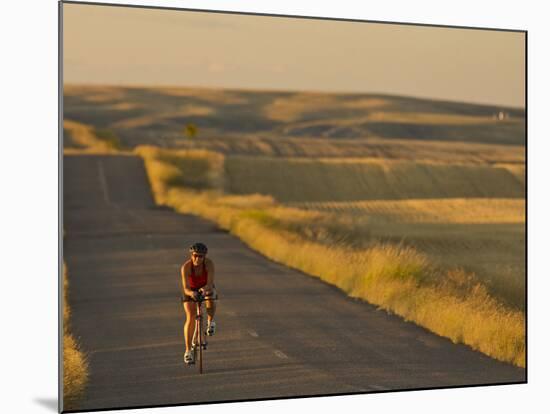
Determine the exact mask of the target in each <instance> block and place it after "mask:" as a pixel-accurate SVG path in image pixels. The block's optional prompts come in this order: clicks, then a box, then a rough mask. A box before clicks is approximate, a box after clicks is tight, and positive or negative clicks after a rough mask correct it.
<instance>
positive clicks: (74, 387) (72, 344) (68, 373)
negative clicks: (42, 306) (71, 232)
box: [63, 264, 88, 409]
mask: <svg viewBox="0 0 550 414" xmlns="http://www.w3.org/2000/svg"><path fill="white" fill-rule="evenodd" d="M68 290H69V281H68V277H67V266H66V265H65V264H63V405H64V409H70V408H71V406H72V405H74V404H75V403H76V402H77V401H78V399H79V398H80V397H81V396H82V393H83V392H84V389H85V387H86V383H87V381H88V362H87V360H86V356H85V355H84V353H83V352H82V351H81V350H80V349H79V345H78V343H77V341H76V339H75V338H74V336H73V335H72V334H71V326H70V320H71V309H70V307H69V304H68V300H67V297H68Z"/></svg>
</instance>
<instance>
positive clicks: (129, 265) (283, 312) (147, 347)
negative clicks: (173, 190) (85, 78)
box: [64, 156, 525, 410]
mask: <svg viewBox="0 0 550 414" xmlns="http://www.w3.org/2000/svg"><path fill="white" fill-rule="evenodd" d="M64 227H65V230H66V237H65V243H64V256H65V259H66V262H67V264H68V269H69V280H70V300H69V303H70V305H71V308H72V326H73V332H74V333H75V335H76V336H77V337H78V338H79V340H80V342H81V344H82V347H83V348H84V349H85V350H86V351H87V352H88V355H89V361H90V366H91V370H90V384H89V387H88V389H87V392H86V396H85V398H83V399H82V401H81V402H80V403H79V405H78V406H76V407H70V408H72V409H80V410H87V409H101V408H116V407H138V406H154V405H165V404H185V403H196V402H206V401H231V400H233V401H234V400H245V399H258V398H273V397H288V396H296V395H302V396H305V395H327V394H342V393H357V392H374V391H382V390H400V389H416V388H427V387H444V386H459V385H466V384H489V383H509V382H523V381H525V370H523V369H518V368H515V367H513V366H510V365H507V364H503V363H500V362H497V361H495V360H492V359H490V358H488V357H486V356H484V355H483V354H480V353H477V352H474V351H472V350H470V349H469V348H467V347H466V346H462V345H454V344H452V343H451V342H450V341H449V340H447V339H445V338H441V337H438V336H436V335H433V334H431V333H429V332H427V331H426V330H424V329H422V328H420V327H418V326H416V325H414V324H412V323H407V322H404V321H403V320H401V319H400V318H398V317H395V316H391V315H388V314H386V313H385V312H383V311H378V310H377V309H376V308H375V307H374V306H371V305H369V304H367V303H364V302H360V301H356V300H352V299H349V298H347V297H346V296H345V295H344V294H343V293H342V292H341V291H339V290H338V289H336V288H334V287H332V286H329V285H327V284H325V283H323V282H321V281H319V280H317V279H315V278H312V277H309V276H307V275H304V274H302V273H301V272H298V271H295V270H291V269H288V268H286V267H284V266H282V265H279V264H276V263H273V262H271V261H269V260H267V259H266V258H264V257H262V256H261V255H260V254H258V253H256V252H254V251H252V250H250V249H249V248H248V247H246V246H245V245H244V244H243V243H242V242H240V241H239V240H238V239H236V238H235V237H232V236H231V235H230V234H228V233H227V232H224V231H221V230H219V229H218V228H216V227H215V226H214V225H213V224H211V223H209V222H207V221H204V220H202V219H199V218H196V217H193V216H188V215H180V214H177V213H175V212H173V211H171V210H169V209H163V208H158V207H155V205H154V202H153V200H152V198H151V194H150V190H149V187H148V184H147V178H146V175H145V171H144V168H143V164H142V162H141V160H140V159H138V158H135V157H129V156H66V157H65V159H64ZM196 240H200V241H203V242H205V243H206V244H207V245H208V246H209V248H210V252H211V255H210V256H211V257H212V259H213V260H214V261H215V264H216V267H217V281H216V285H217V287H218V290H219V292H220V296H221V301H220V303H219V313H218V316H217V320H218V329H219V330H218V334H217V335H216V336H215V337H213V338H212V339H211V341H210V348H209V350H208V351H207V353H206V362H205V370H206V373H205V374H204V375H202V376H199V375H198V370H197V369H193V368H188V367H186V366H184V364H183V351H184V349H183V320H184V314H183V309H182V308H181V305H180V303H179V301H178V298H179V288H180V280H179V267H180V265H181V263H182V262H183V261H184V260H185V259H186V247H187V246H188V245H190V244H191V243H192V242H194V241H196ZM66 408H67V407H66Z"/></svg>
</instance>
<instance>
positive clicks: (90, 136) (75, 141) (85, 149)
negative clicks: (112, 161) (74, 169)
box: [63, 119, 120, 154]
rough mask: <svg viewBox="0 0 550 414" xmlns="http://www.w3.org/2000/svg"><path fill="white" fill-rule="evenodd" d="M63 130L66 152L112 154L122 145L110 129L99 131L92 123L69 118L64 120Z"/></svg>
mask: <svg viewBox="0 0 550 414" xmlns="http://www.w3.org/2000/svg"><path fill="white" fill-rule="evenodd" d="M63 130H64V132H65V135H66V139H64V152H65V151H66V150H69V152H73V153H77V152H80V153H95V154H111V153H116V152H118V151H119V150H120V145H119V144H118V143H117V142H116V138H115V137H114V135H113V134H112V132H110V131H101V130H100V131H97V130H96V129H95V128H94V127H92V126H90V125H86V124H83V123H80V122H76V121H71V120H68V119H65V120H63ZM102 135H104V136H103V137H102ZM109 135H111V136H109Z"/></svg>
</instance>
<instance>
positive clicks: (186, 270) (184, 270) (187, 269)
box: [181, 265, 195, 298]
mask: <svg viewBox="0 0 550 414" xmlns="http://www.w3.org/2000/svg"><path fill="white" fill-rule="evenodd" d="M190 274H191V266H185V265H182V266H181V285H182V293H183V295H186V296H191V297H192V298H194V297H195V291H194V290H191V289H189V288H188V287H187V286H189V283H188V280H189V275H190Z"/></svg>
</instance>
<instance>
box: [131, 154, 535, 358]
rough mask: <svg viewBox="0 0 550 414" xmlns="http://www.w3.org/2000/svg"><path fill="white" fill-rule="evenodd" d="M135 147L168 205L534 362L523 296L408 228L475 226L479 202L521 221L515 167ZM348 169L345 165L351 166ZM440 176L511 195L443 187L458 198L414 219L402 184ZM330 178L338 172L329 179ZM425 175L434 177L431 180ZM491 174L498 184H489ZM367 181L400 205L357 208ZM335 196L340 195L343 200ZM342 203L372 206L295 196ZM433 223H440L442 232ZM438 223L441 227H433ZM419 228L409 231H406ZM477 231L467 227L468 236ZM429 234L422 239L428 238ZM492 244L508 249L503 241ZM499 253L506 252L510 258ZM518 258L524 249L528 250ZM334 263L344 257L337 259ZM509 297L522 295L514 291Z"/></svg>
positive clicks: (276, 256) (344, 285) (443, 328)
mask: <svg viewBox="0 0 550 414" xmlns="http://www.w3.org/2000/svg"><path fill="white" fill-rule="evenodd" d="M136 153H137V154H139V155H140V156H142V157H143V159H144V161H145V166H146V169H147V174H148V177H149V181H150V183H151V186H152V189H153V193H154V196H155V200H156V202H157V203H158V204H161V205H166V206H170V207H172V208H174V209H175V210H177V211H179V212H182V213H192V214H198V215H201V216H202V217H205V218H207V219H210V220H212V221H214V222H216V223H218V225H220V226H221V227H222V228H224V229H227V230H228V231H230V232H231V233H232V234H235V235H236V236H237V237H239V238H241V239H242V240H243V241H244V242H245V243H247V244H248V245H249V246H250V247H251V248H253V249H255V250H257V251H259V252H261V253H262V254H264V255H265V256H267V257H269V258H270V259H272V260H275V261H278V262H280V263H283V264H285V265H287V266H290V267H293V268H296V269H299V270H301V271H303V272H305V273H308V274H310V275H313V276H316V277H319V278H320V279H322V280H324V281H326V282H328V283H331V284H333V285H336V286H338V287H339V288H341V289H342V290H343V291H345V292H346V293H347V294H348V295H350V296H352V297H356V298H360V299H364V300H367V301H369V302H370V303H372V304H375V305H377V306H379V307H380V308H382V309H385V310H386V311H388V312H392V313H395V314H398V315H400V316H401V317H403V318H404V319H406V320H410V321H413V322H415V323H417V324H419V325H421V326H424V327H426V328H427V329H430V330H431V331H433V332H435V333H437V334H439V335H442V336H445V337H448V338H450V339H451V340H452V341H453V342H456V343H464V344H467V345H469V346H471V347H472V348H474V349H476V350H479V351H481V352H484V353H485V354H487V355H490V356H492V357H494V358H497V359H499V360H502V361H506V362H509V363H513V364H515V365H517V366H521V367H524V366H525V315H524V312H523V310H522V309H521V305H517V304H516V305H513V304H510V303H511V302H513V300H506V294H505V293H503V292H505V291H506V289H504V290H502V291H500V292H499V290H498V289H495V288H494V285H498V284H499V280H496V281H494V284H493V285H491V283H489V282H488V281H487V280H483V279H481V278H480V277H478V275H477V274H476V273H474V272H472V271H469V270H468V269H466V268H464V267H461V266H453V265H451V262H447V263H446V262H445V261H442V262H441V261H437V260H436V257H437V255H438V253H437V249H436V251H435V252H434V251H430V250H429V249H423V248H422V245H419V246H416V245H415V244H414V243H409V242H407V240H405V239H404V237H403V234H401V236H400V234H399V230H398V229H399V228H402V227H403V223H406V225H407V226H415V225H416V226H418V225H421V226H424V228H423V229H421V231H423V232H424V238H423V239H424V240H428V239H429V238H430V237H432V238H433V236H434V235H436V234H439V238H440V239H441V238H442V237H444V236H445V232H444V231H442V229H444V228H445V227H444V226H453V225H457V224H459V225H460V224H467V225H471V224H476V223H470V221H471V215H469V213H468V210H469V209H471V208H474V209H477V211H479V212H480V213H482V214H481V218H480V219H479V220H483V218H482V217H483V215H485V216H486V217H487V219H486V221H484V222H483V223H481V224H482V225H486V224H487V223H489V224H491V223H493V224H495V223H496V224H498V225H500V224H501V223H500V219H499V220H498V221H496V219H495V217H500V218H501V219H502V220H504V222H505V224H506V223H508V224H510V223H511V224H512V225H518V226H521V223H522V219H523V218H522V214H524V211H523V210H522V208H521V206H519V205H518V202H517V200H512V201H510V200H505V199H504V197H516V198H521V197H523V193H522V189H521V186H520V185H519V184H518V181H517V179H516V178H515V176H514V174H512V173H511V172H510V171H509V170H508V169H505V168H493V167H490V166H484V167H475V168H474V167H470V166H467V167H461V166H443V165H436V166H435V167H433V165H431V164H430V165H413V164H412V163H406V164H400V163H397V164H392V163H386V162H384V161H378V162H371V161H367V162H363V163H358V162H355V163H354V162H347V163H346V162H343V161H339V160H336V161H335V162H325V161H323V160H313V161H303V160H293V161H291V162H290V161H288V160H277V161H273V162H271V161H272V160H268V161H269V162H266V160H257V159H251V160H250V159H245V158H244V157H241V158H235V157H231V156H228V157H224V156H223V155H221V154H218V153H215V152H209V151H204V150H201V151H193V150H185V151H183V150H180V151H174V150H163V149H159V148H155V147H138V148H136ZM197 163H201V164H200V166H201V168H194V167H192V166H193V165H194V166H197V165H198V164H197ZM277 163H279V164H277ZM281 163H283V164H282V165H281ZM431 168H435V170H434V171H432V170H430V169H431ZM472 168H473V169H472ZM491 168H493V169H491ZM338 169H341V170H342V171H341V173H339V170H338ZM281 174H282V178H281V177H280V176H281ZM285 174H286V175H285ZM354 174H355V176H354ZM415 174H416V175H415ZM441 174H445V175H444V178H441V183H442V186H441V191H443V190H444V188H445V186H444V184H445V183H448V186H449V187H450V188H451V189H453V188H454V189H456V191H457V192H458V193H460V192H465V193H466V194H463V195H462V197H466V196H467V197H474V198H486V197H489V196H492V197H497V196H498V197H501V198H502V200H500V201H499V200H492V201H479V202H476V201H475V200H468V201H460V200H451V199H450V198H451V197H452V196H453V197H459V196H460V195H458V194H450V193H447V194H437V195H436V196H433V197H445V196H446V197H447V198H449V199H448V200H433V197H432V199H430V200H426V201H417V202H416V203H417V206H416V209H413V210H414V211H416V212H417V215H414V213H412V214H413V218H412V219H411V218H410V217H408V216H407V214H408V213H403V212H404V211H407V212H409V211H410V207H411V203H415V202H414V201H411V200H399V198H401V197H399V194H400V193H401V192H402V190H403V189H406V188H409V189H410V191H419V190H417V189H415V188H414V186H413V181H412V180H413V179H418V180H420V181H419V182H418V184H419V187H420V188H422V187H423V186H425V187H426V189H425V191H426V192H428V190H429V188H431V187H430V186H431V185H433V180H437V179H438V177H439V175H441ZM325 177H326V178H328V177H330V180H326V179H325ZM350 177H351V178H350ZM423 177H426V178H425V180H426V181H425V182H424V181H422V179H423ZM476 177H477V178H476ZM339 178H341V179H340V180H339ZM484 178H485V179H487V180H489V181H487V182H491V183H492V184H491V185H490V186H489V185H485V186H484V184H483V181H484ZM304 180H305V181H304ZM307 180H311V182H310V183H309V181H307ZM334 180H336V184H337V185H336V186H335V187H334V189H333V190H334V191H333V192H332V193H331V192H329V193H328V194H327V193H326V191H329V190H330V189H329V190H327V189H326V188H324V187H323V185H325V184H324V183H325V182H327V181H333V182H334ZM338 180H339V181H338ZM346 180H351V181H352V184H349V183H346ZM361 180H362V181H361ZM380 180H382V181H380ZM383 180H385V181H383ZM495 180H496V181H495ZM359 182H362V183H363V184H362V185H363V186H364V187H363V188H368V189H369V191H365V189H363V190H362V193H363V196H364V194H372V193H373V192H374V193H376V194H378V193H382V192H384V191H385V192H386V193H385V194H384V196H385V197H382V198H386V199H387V198H388V194H391V195H394V197H389V198H390V201H388V202H386V203H397V204H394V205H393V206H389V205H388V204H383V203H384V202H376V201H368V203H373V204H368V203H367V204H358V205H357V206H355V205H353V204H350V201H349V200H355V199H358V197H357V198H354V197H350V194H353V192H354V191H355V186H354V183H359ZM380 182H385V183H386V185H385V187H387V188H382V187H383V186H382V185H380V184H379V183H380ZM495 182H498V183H499V184H502V185H501V186H499V187H498V188H499V189H498V190H494V189H493V188H494V187H495ZM308 183H309V184H308ZM365 183H366V184H365ZM285 184H286V187H285ZM238 186H244V187H238ZM400 186H401V187H400ZM337 187H338V188H337ZM296 188H302V189H303V191H304V193H305V196H302V195H301V194H300V192H299V191H295V190H294V189H296ZM400 188H401V190H400ZM436 188H437V186H436ZM308 191H309V192H311V194H309V193H308ZM448 191H451V190H448ZM453 191H455V190H453ZM508 192H509V193H508ZM231 193H232V194H231ZM239 193H241V194H239ZM254 193H256V194H254ZM260 193H262V194H260ZM333 193H336V194H338V197H336V198H334V197H333V195H334V194H333ZM425 195H427V193H426V194H425ZM306 196H307V197H306ZM409 196H410V195H409ZM331 197H332V198H331ZM377 197H378V196H377ZM304 198H306V200H304ZM373 198H374V197H373ZM392 198H393V199H395V200H391V199H392ZM403 198H405V197H403ZM335 199H336V200H342V202H343V206H339V208H340V207H342V208H344V209H348V210H349V211H353V209H354V208H356V207H358V208H359V209H360V210H362V211H364V212H365V211H367V212H368V213H367V214H341V213H338V214H335V211H333V210H331V208H328V210H327V208H326V206H323V205H322V204H321V205H317V206H315V205H289V204H286V205H285V204H284V202H287V203H293V202H294V203H299V202H301V203H307V202H313V201H315V202H318V203H319V202H323V201H327V202H329V200H335ZM358 203H359V202H358ZM377 203H378V204H377ZM399 203H405V204H402V205H399ZM406 203H409V205H407V204H406ZM422 203H426V205H424V206H423V205H422ZM429 203H432V204H429ZM434 203H435V204H439V206H438V208H440V210H441V213H440V214H436V218H435V219H433V217H432V216H433V215H434V213H433V207H434ZM298 207H300V208H298ZM389 207H395V208H396V210H395V212H394V213H390V214H388V213H387V212H388V211H389V210H391V208H389ZM388 208H389V210H388ZM338 211H339V210H336V212H338ZM399 211H401V213H399ZM491 211H493V212H494V213H495V214H491ZM430 212H432V213H430ZM430 214H431V215H430ZM396 216H397V219H396ZM432 221H434V222H435V224H436V225H438V226H439V227H438V228H434V227H433V222H432ZM392 223H393V224H392ZM477 224H480V223H477ZM392 226H393V229H394V231H395V232H396V233H395V234H394V235H393V237H388V234H387V233H384V231H385V230H387V229H388V228H390V229H391V228H392ZM430 226H431V233H426V232H427V231H428V229H429V228H430ZM442 226H443V227H442ZM451 228H452V227H451ZM408 229H410V227H408V228H406V229H405V230H404V232H405V233H406V232H407V230H408ZM516 230H517V229H515V230H513V231H516ZM520 230H521V229H520ZM402 231H403V230H402ZM419 231H420V230H419ZM467 231H469V230H468V229H462V232H463V233H466V232H467ZM483 231H484V232H485V233H486V235H485V238H484V240H485V242H486V241H489V242H490V240H491V237H490V235H488V232H489V233H490V232H491V231H492V230H491V229H489V230H488V229H487V228H485V230H483ZM510 237H513V235H512V236H510ZM418 239H422V238H421V237H419V236H418ZM451 239H452V238H451ZM493 239H494V236H493ZM436 244H437V241H436ZM489 244H490V243H489ZM515 246H516V245H515ZM493 248H496V249H497V251H498V246H497V247H495V246H493ZM516 248H517V246H516ZM499 253H500V257H503V256H504V255H505V254H506V253H504V252H502V251H500V252H499ZM464 254H465V253H464ZM343 255H345V256H346V257H348V260H346V262H345V263H343V264H341V261H340V260H338V259H339V258H341V257H342V256H343ZM514 255H516V256H517V251H514ZM520 259H521V257H520ZM518 260H519V259H518ZM335 263H340V264H339V265H338V267H337V266H335ZM508 293H509V294H511V296H514V295H517V294H516V293H515V292H513V291H512V292H508ZM508 299H509V298H508Z"/></svg>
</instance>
